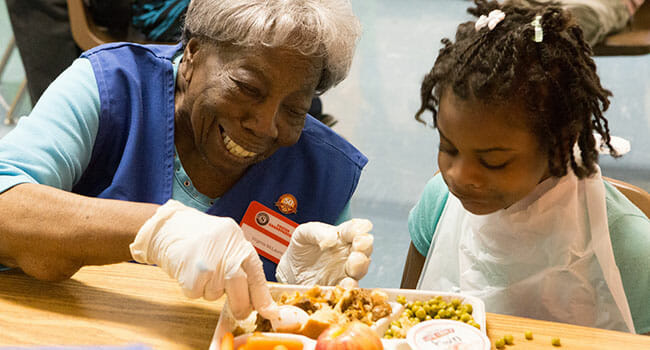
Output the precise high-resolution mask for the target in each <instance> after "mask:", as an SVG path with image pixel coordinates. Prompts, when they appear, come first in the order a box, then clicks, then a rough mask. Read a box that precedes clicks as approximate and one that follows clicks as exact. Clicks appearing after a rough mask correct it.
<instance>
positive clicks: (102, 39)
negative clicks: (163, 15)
mask: <svg viewBox="0 0 650 350" xmlns="http://www.w3.org/2000/svg"><path fill="white" fill-rule="evenodd" d="M66 1H67V3H68V17H69V18H70V31H71V32H72V38H73V39H74V41H75V43H77V46H79V47H80V48H81V50H82V51H86V50H89V49H92V48H93V47H95V46H98V45H101V44H106V43H110V42H115V41H129V42H136V43H140V44H175V42H172V43H169V42H156V41H145V40H142V38H141V37H138V36H137V35H135V34H134V33H133V32H132V31H130V30H127V32H128V35H127V36H126V37H125V38H117V37H114V36H113V35H111V34H110V33H109V32H108V30H106V29H105V28H104V27H102V26H99V25H97V24H96V23H95V21H94V20H93V16H92V15H91V14H90V10H89V9H88V8H87V7H86V4H84V0H66Z"/></svg>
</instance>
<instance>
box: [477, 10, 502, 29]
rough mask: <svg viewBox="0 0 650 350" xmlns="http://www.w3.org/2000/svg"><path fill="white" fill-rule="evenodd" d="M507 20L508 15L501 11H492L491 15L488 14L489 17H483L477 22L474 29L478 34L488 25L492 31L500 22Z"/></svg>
mask: <svg viewBox="0 0 650 350" xmlns="http://www.w3.org/2000/svg"><path fill="white" fill-rule="evenodd" d="M504 18H506V14H505V13H503V11H501V10H492V11H490V13H488V15H487V16H485V15H481V17H479V18H478V20H476V23H475V24H474V29H476V31H477V32H478V31H479V30H481V29H483V27H485V26H486V25H487V26H488V28H489V29H490V30H492V29H494V27H496V26H497V24H499V22H501V21H503V19H504Z"/></svg>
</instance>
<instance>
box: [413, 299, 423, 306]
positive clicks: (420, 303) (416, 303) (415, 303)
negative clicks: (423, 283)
mask: <svg viewBox="0 0 650 350" xmlns="http://www.w3.org/2000/svg"><path fill="white" fill-rule="evenodd" d="M413 304H414V305H417V306H422V302H421V301H420V300H416V301H415V302H414V303H413Z"/></svg>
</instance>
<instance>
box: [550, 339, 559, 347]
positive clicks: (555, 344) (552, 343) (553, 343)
mask: <svg viewBox="0 0 650 350" xmlns="http://www.w3.org/2000/svg"><path fill="white" fill-rule="evenodd" d="M551 345H553V346H562V344H560V338H551Z"/></svg>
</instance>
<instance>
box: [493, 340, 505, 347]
mask: <svg viewBox="0 0 650 350" xmlns="http://www.w3.org/2000/svg"><path fill="white" fill-rule="evenodd" d="M494 346H496V348H497V349H503V348H505V347H506V345H505V341H504V340H503V338H501V339H497V340H496V341H495V342H494Z"/></svg>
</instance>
